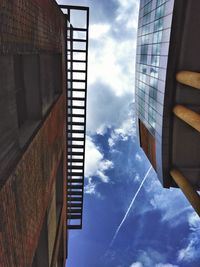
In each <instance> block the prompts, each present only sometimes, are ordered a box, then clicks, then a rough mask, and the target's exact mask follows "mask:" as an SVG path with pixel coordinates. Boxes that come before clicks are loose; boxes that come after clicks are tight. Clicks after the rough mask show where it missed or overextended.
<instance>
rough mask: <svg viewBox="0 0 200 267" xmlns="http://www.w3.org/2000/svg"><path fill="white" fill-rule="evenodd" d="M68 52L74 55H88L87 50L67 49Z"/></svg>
mask: <svg viewBox="0 0 200 267" xmlns="http://www.w3.org/2000/svg"><path fill="white" fill-rule="evenodd" d="M67 51H68V52H72V53H87V50H85V49H83V50H82V49H67Z"/></svg>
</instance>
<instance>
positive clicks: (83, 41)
mask: <svg viewBox="0 0 200 267" xmlns="http://www.w3.org/2000/svg"><path fill="white" fill-rule="evenodd" d="M67 41H72V42H80V43H86V42H87V39H76V38H73V39H71V38H67Z"/></svg>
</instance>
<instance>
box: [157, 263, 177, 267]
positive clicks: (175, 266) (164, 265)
mask: <svg viewBox="0 0 200 267" xmlns="http://www.w3.org/2000/svg"><path fill="white" fill-rule="evenodd" d="M155 267H178V265H174V264H170V263H165V264H163V263H158V264H156V266H155Z"/></svg>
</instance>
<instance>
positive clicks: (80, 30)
mask: <svg viewBox="0 0 200 267" xmlns="http://www.w3.org/2000/svg"><path fill="white" fill-rule="evenodd" d="M67 30H73V31H78V32H86V31H87V30H88V29H86V28H77V27H76V28H75V27H67Z"/></svg>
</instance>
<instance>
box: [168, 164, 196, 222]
mask: <svg viewBox="0 0 200 267" xmlns="http://www.w3.org/2000/svg"><path fill="white" fill-rule="evenodd" d="M170 174H171V176H172V178H173V179H174V181H175V182H176V183H177V185H178V186H179V187H180V189H181V190H182V191H183V193H184V195H185V196H186V198H187V199H188V201H189V202H190V203H191V205H192V207H193V208H194V210H195V211H196V212H197V214H198V215H199V217H200V196H199V194H198V193H197V192H196V190H195V189H194V188H193V186H192V185H191V184H190V182H189V181H188V180H187V179H186V178H185V177H184V176H183V175H182V174H181V172H180V171H178V170H175V169H173V170H171V171H170Z"/></svg>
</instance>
